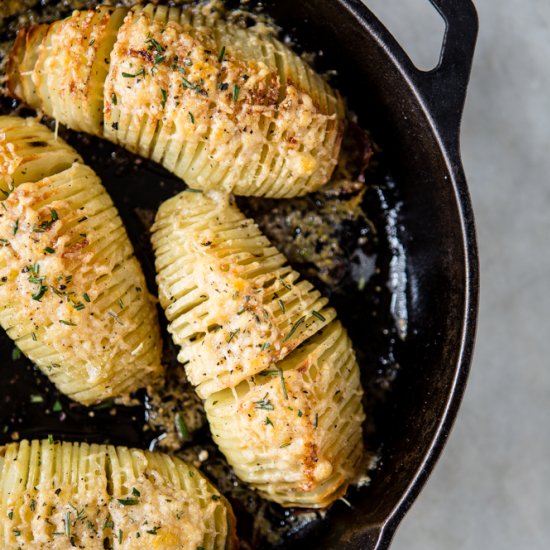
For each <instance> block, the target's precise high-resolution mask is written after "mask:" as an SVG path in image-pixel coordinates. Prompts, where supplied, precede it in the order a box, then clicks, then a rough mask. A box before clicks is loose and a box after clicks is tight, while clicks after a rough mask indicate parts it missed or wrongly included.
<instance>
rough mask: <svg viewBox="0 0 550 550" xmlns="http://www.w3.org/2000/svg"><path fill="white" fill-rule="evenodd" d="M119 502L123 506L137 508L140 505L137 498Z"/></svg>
mask: <svg viewBox="0 0 550 550" xmlns="http://www.w3.org/2000/svg"><path fill="white" fill-rule="evenodd" d="M117 501H118V502H119V503H120V504H122V506H135V505H136V504H139V501H138V499H137V498H117Z"/></svg>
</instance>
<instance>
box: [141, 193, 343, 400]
mask: <svg viewBox="0 0 550 550" xmlns="http://www.w3.org/2000/svg"><path fill="white" fill-rule="evenodd" d="M152 242H153V247H154V249H155V254H156V268H157V282H158V285H159V299H160V303H161V305H162V307H163V308H164V310H165V312H166V316H167V318H168V321H169V322H170V325H169V329H168V330H169V332H170V333H171V334H172V337H173V339H174V342H175V343H176V344H177V345H179V346H181V350H180V353H179V355H178V359H179V360H180V361H181V362H182V363H184V364H185V365H186V367H185V368H186V372H187V375H188V377H189V380H190V381H191V382H192V383H193V384H194V385H195V386H197V388H196V390H197V393H198V394H199V396H200V397H202V398H206V397H208V396H209V395H210V394H212V393H213V392H216V391H219V390H221V389H224V388H229V387H234V386H236V385H237V384H238V383H239V382H241V381H243V380H245V379H247V378H249V377H250V376H253V375H254V374H257V373H259V372H261V371H263V370H265V369H266V368H268V367H269V366H270V365H271V364H273V363H274V362H276V361H279V360H281V359H283V358H284V357H285V356H286V355H288V354H289V353H290V352H291V351H292V350H293V349H295V348H296V347H297V346H299V345H300V344H301V343H302V342H303V341H305V340H306V339H307V338H309V337H310V336H312V335H313V334H315V333H316V332H317V331H319V330H320V329H321V328H322V327H323V326H325V325H326V324H327V323H329V322H330V321H331V320H332V319H333V318H334V317H335V315H336V313H335V311H334V310H333V309H332V308H330V307H328V305H327V302H328V300H327V299H326V298H323V297H322V296H321V294H320V293H319V291H317V290H315V289H314V288H313V286H312V285H311V283H309V282H307V281H304V280H300V279H299V275H298V273H297V272H296V271H294V270H293V269H292V268H291V267H289V266H288V264H287V261H286V259H285V257H284V256H283V255H282V254H280V253H279V252H278V251H277V249H276V248H274V247H273V246H271V244H270V243H269V241H268V239H267V238H266V237H265V236H264V235H262V233H261V232H260V230H259V229H258V227H257V226H256V225H255V223H254V222H253V220H250V219H247V218H246V217H245V216H244V214H242V213H241V212H240V210H239V209H238V208H237V207H236V206H235V205H233V204H231V203H230V202H229V200H228V199H227V198H226V197H224V196H215V197H211V196H207V195H205V194H203V193H195V192H192V191H184V192H183V193H180V194H179V195H177V196H176V197H173V198H172V199H169V200H168V201H166V202H165V203H164V204H162V205H161V207H160V209H159V211H158V213H157V218H156V222H155V225H154V226H153V236H152Z"/></svg>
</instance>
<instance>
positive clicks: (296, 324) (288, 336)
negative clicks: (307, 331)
mask: <svg viewBox="0 0 550 550" xmlns="http://www.w3.org/2000/svg"><path fill="white" fill-rule="evenodd" d="M305 320H306V318H305V317H300V318H299V319H298V320H297V321H296V322H295V323H294V324H293V325H292V328H291V329H290V332H289V333H288V334H287V335H286V336H285V339H284V340H283V342H286V341H287V340H290V339H291V338H292V335H293V334H294V333H295V332H296V330H297V329H298V327H299V326H300V325H301V324H302V323H303V322H304V321H305Z"/></svg>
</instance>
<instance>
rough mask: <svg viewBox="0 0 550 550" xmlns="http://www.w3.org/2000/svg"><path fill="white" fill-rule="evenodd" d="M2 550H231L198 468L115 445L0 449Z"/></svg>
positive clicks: (221, 508)
mask: <svg viewBox="0 0 550 550" xmlns="http://www.w3.org/2000/svg"><path fill="white" fill-rule="evenodd" d="M0 517H1V518H2V523H1V527H0V542H1V546H2V548H35V549H41V550H42V549H67V550H69V549H71V548H87V549H90V550H94V549H98V550H100V549H101V550H103V549H104V548H113V549H136V550H137V549H141V548H158V549H162V550H172V549H174V550H175V549H188V550H196V549H197V548H203V549H204V550H207V549H208V550H211V549H212V550H213V549H220V550H222V549H230V548H235V520H234V517H233V513H232V511H231V507H230V505H229V503H228V502H227V501H226V500H225V498H224V497H223V496H222V495H220V494H219V493H218V491H217V490H216V489H215V488H214V487H213V486H212V485H211V484H210V483H209V482H208V481H207V480H206V478H205V477H204V476H203V475H202V474H201V473H200V472H199V471H198V470H196V469H195V468H193V467H192V466H189V465H187V464H186V463H184V462H183V461H182V460H180V459H178V458H176V457H171V456H168V455H166V454H162V453H152V452H147V451H141V450H137V449H128V448H126V447H114V446H112V445H97V444H92V445H89V444H87V443H53V441H48V440H44V441H38V440H34V441H30V442H29V441H21V442H20V443H11V444H9V445H6V446H4V447H2V448H0Z"/></svg>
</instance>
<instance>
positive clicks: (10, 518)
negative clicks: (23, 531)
mask: <svg viewBox="0 0 550 550" xmlns="http://www.w3.org/2000/svg"><path fill="white" fill-rule="evenodd" d="M8 519H9V520H10V521H11V520H12V519H13V510H10V511H9V512H8Z"/></svg>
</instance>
